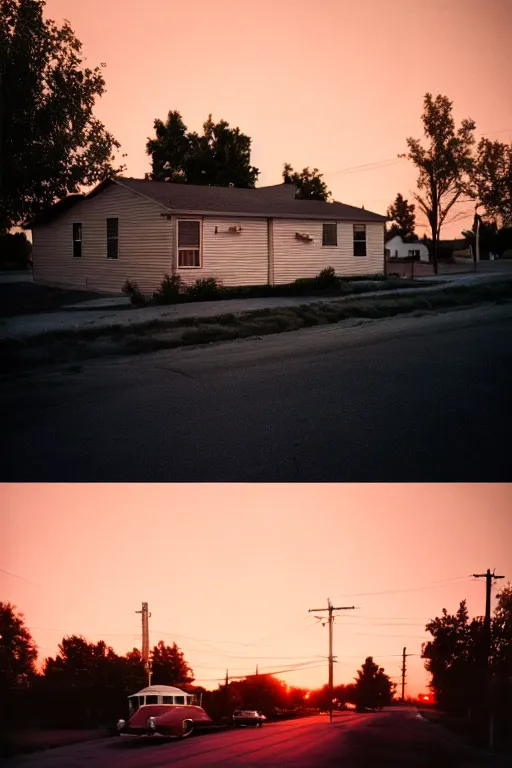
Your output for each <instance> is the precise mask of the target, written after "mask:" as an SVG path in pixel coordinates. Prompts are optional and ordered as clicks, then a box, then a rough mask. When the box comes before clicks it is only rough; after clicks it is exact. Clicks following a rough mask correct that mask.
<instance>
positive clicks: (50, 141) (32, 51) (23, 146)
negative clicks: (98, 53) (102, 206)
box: [0, 0, 124, 232]
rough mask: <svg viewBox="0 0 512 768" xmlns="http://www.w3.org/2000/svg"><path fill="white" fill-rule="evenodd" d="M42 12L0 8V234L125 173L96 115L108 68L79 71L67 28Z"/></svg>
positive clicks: (77, 48)
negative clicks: (59, 200)
mask: <svg viewBox="0 0 512 768" xmlns="http://www.w3.org/2000/svg"><path fill="white" fill-rule="evenodd" d="M44 5H45V3H44V1H43V0H2V2H1V3H0V92H1V94H2V98H1V100H0V201H1V203H0V206H1V207H0V232H5V231H7V230H9V229H10V228H11V227H12V226H14V225H16V224H20V223H22V222H24V221H26V220H27V219H29V218H31V217H32V216H34V215H35V214H37V213H38V212H39V211H40V210H41V209H43V208H45V207H47V206H48V205H51V204H52V203H53V202H54V201H55V199H56V198H61V197H64V196H65V195H67V194H68V193H70V192H76V191H77V190H78V189H79V187H80V186H88V185H91V184H94V183H96V182H98V181H101V180H103V179H105V178H108V177H109V176H112V175H113V174H115V173H120V172H121V171H122V170H123V169H124V166H122V165H117V166H116V165H115V161H116V158H115V152H116V150H118V149H119V147H120V145H119V143H118V142H117V141H116V140H115V139H114V137H113V136H112V135H111V134H110V133H109V132H108V131H107V130H106V128H105V126H104V125H103V124H102V123H101V122H100V121H99V120H98V119H97V118H96V117H95V116H94V114H93V108H94V102H95V99H96V98H97V97H98V96H101V95H102V94H103V93H104V91H105V80H104V78H103V74H102V69H101V68H102V67H104V66H105V65H104V64H102V65H101V67H95V68H94V69H91V68H90V67H84V66H83V62H84V59H83V56H82V44H81V42H80V41H79V40H78V39H77V38H76V36H75V34H74V32H73V30H72V29H71V27H70V25H69V23H68V22H67V21H66V22H65V23H64V24H63V26H62V27H59V26H58V25H57V24H56V23H55V22H54V21H51V20H49V19H45V18H44V17H43V8H44Z"/></svg>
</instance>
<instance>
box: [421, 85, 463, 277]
mask: <svg viewBox="0 0 512 768" xmlns="http://www.w3.org/2000/svg"><path fill="white" fill-rule="evenodd" d="M452 108H453V102H451V101H450V100H449V99H448V98H447V97H446V96H441V95H438V96H436V98H435V99H434V98H433V97H432V94H431V93H427V94H426V95H425V99H424V111H423V115H422V120H423V128H424V134H425V138H426V139H427V142H428V146H427V148H426V149H425V148H424V147H423V146H422V145H421V143H420V141H419V140H418V139H414V138H411V137H409V138H408V139H407V146H408V148H409V154H408V157H409V159H410V160H412V162H413V163H414V165H415V166H416V167H417V168H418V170H419V176H418V182H417V185H418V190H419V193H415V194H414V198H415V200H416V201H417V203H418V205H419V207H420V209H421V210H422V211H423V213H424V214H425V216H426V217H427V219H428V222H429V224H430V229H431V232H432V244H433V249H432V262H433V266H434V272H435V273H436V274H437V261H438V259H437V256H438V241H439V238H440V234H441V228H442V226H443V224H444V223H445V222H446V221H447V217H448V214H449V213H450V211H452V209H453V206H454V205H455V204H456V203H457V201H458V200H459V199H460V197H461V195H462V194H463V193H466V194H470V184H469V176H470V174H471V170H472V166H473V160H472V155H471V150H472V146H473V144H474V141H475V140H474V136H473V131H474V129H475V123H474V122H473V120H470V119H466V120H463V121H462V123H461V125H460V127H459V128H458V129H457V130H455V121H454V119H453V116H452Z"/></svg>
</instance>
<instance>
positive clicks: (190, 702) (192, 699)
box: [187, 696, 195, 704]
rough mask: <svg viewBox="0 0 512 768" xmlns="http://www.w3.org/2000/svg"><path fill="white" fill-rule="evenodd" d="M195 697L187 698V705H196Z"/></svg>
mask: <svg viewBox="0 0 512 768" xmlns="http://www.w3.org/2000/svg"><path fill="white" fill-rule="evenodd" d="M194 698H195V697H194V696H187V704H193V703H194Z"/></svg>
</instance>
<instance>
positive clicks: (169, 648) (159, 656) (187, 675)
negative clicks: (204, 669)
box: [151, 640, 194, 685]
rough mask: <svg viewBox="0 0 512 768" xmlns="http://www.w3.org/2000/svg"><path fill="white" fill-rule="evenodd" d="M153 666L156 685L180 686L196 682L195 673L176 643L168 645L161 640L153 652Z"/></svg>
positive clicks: (153, 677)
mask: <svg viewBox="0 0 512 768" xmlns="http://www.w3.org/2000/svg"><path fill="white" fill-rule="evenodd" d="M151 665H152V680H153V683H154V684H155V685H156V684H157V683H158V684H160V685H179V684H180V683H191V682H193V680H194V673H193V672H192V669H191V667H190V666H189V665H188V663H187V662H186V661H185V658H184V655H183V651H181V650H180V649H179V648H178V646H177V645H176V643H173V644H172V645H166V644H165V643H164V641H163V640H160V641H159V642H158V643H157V645H155V646H154V648H153V650H152V651H151Z"/></svg>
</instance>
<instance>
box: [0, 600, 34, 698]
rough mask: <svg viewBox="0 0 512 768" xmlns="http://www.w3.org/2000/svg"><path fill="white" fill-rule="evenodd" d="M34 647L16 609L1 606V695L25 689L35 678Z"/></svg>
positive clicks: (5, 605)
mask: <svg viewBox="0 0 512 768" xmlns="http://www.w3.org/2000/svg"><path fill="white" fill-rule="evenodd" d="M36 660H37V647H36V645H35V643H34V641H33V639H32V635H31V634H30V632H29V630H28V629H27V627H26V625H25V617H24V616H23V614H22V613H18V611H17V609H16V606H15V605H12V604H11V603H3V602H0V695H6V693H7V692H8V691H9V690H10V689H12V688H15V687H20V686H21V687H24V686H26V685H27V684H28V683H30V681H31V680H32V679H33V678H34V676H35V674H36V670H35V662H36Z"/></svg>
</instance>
